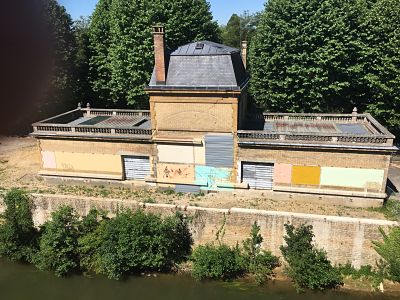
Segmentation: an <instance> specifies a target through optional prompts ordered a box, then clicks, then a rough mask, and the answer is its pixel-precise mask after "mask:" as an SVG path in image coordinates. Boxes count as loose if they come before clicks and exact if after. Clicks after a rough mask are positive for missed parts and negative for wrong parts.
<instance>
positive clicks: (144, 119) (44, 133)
mask: <svg viewBox="0 0 400 300" xmlns="http://www.w3.org/2000/svg"><path fill="white" fill-rule="evenodd" d="M32 126H33V133H32V135H34V136H41V137H55V136H59V137H66V138H67V137H85V138H111V139H135V140H138V139H142V140H150V139H151V135H152V131H151V119H150V111H148V110H127V109H93V108H90V107H89V106H88V107H87V108H81V107H78V108H77V109H74V110H71V111H68V112H66V113H63V114H60V115H57V116H55V117H52V118H48V119H45V120H42V121H40V122H37V123H34V124H32Z"/></svg>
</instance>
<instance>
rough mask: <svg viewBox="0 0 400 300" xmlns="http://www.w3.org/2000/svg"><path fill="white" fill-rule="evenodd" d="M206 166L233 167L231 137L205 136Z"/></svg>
mask: <svg viewBox="0 0 400 300" xmlns="http://www.w3.org/2000/svg"><path fill="white" fill-rule="evenodd" d="M204 139H205V148H206V166H208V167H215V168H232V167H233V148H234V146H233V135H231V134H229V135H206V136H205V138H204Z"/></svg>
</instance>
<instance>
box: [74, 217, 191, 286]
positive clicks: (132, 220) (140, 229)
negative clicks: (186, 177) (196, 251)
mask: <svg viewBox="0 0 400 300" xmlns="http://www.w3.org/2000/svg"><path fill="white" fill-rule="evenodd" d="M191 245H192V239H191V235H190V232H189V228H188V226H187V222H186V220H185V219H184V218H183V216H182V215H181V214H176V215H175V216H173V217H168V218H165V219H162V218H161V217H159V216H156V215H154V214H145V213H144V212H143V211H141V210H138V211H136V212H134V213H133V212H132V211H130V210H126V211H122V212H120V213H118V215H117V216H116V217H115V218H113V219H110V220H103V221H100V224H99V226H98V227H97V229H95V230H94V231H93V232H92V233H89V234H87V235H85V236H84V237H82V238H81V239H80V240H79V249H80V251H81V256H84V257H86V259H85V260H84V261H83V263H82V265H83V266H85V267H86V268H87V269H89V270H93V271H95V272H97V273H101V274H104V275H106V276H107V277H108V278H112V279H120V278H122V277H125V276H127V275H129V274H132V273H139V272H142V271H167V270H170V269H171V267H172V266H173V265H174V264H175V263H179V262H181V261H183V260H184V259H186V258H187V257H188V256H189V255H190V251H191Z"/></svg>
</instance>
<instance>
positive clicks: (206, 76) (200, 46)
mask: <svg viewBox="0 0 400 300" xmlns="http://www.w3.org/2000/svg"><path fill="white" fill-rule="evenodd" d="M166 61H167V66H166V69H167V71H166V81H165V84H157V82H156V78H155V72H154V71H153V76H152V78H151V80H150V83H149V86H148V88H149V89H163V90H165V89H217V90H221V89H223V90H240V89H242V88H243V87H244V86H245V85H246V84H247V82H248V80H249V75H248V74H247V72H246V69H245V67H244V64H243V61H242V57H241V54H240V50H239V49H236V48H232V47H229V46H225V45H222V44H218V43H214V42H210V41H199V42H194V43H190V44H186V45H183V46H181V47H179V48H178V49H176V50H175V51H173V52H171V53H169V54H167V59H166Z"/></svg>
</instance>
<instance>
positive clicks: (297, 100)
mask: <svg viewBox="0 0 400 300" xmlns="http://www.w3.org/2000/svg"><path fill="white" fill-rule="evenodd" d="M368 3H369V1H368V0H360V1H358V0H322V1H321V0H312V1H309V0H271V1H268V2H267V3H266V6H265V11H264V12H263V14H262V16H261V19H260V22H259V25H258V28H257V33H256V35H255V36H254V38H253V41H252V43H251V45H250V53H249V54H250V57H249V62H250V70H251V74H252V80H251V87H250V91H251V94H252V96H253V98H254V99H255V100H256V102H257V103H258V104H259V105H260V106H261V107H262V108H264V109H267V110H270V111H285V112H286V111H288V112H320V111H325V112H328V111H330V112H347V113H349V112H350V111H351V109H352V108H353V107H354V106H358V107H359V109H360V110H361V109H363V107H365V105H364V106H363V105H360V104H362V103H365V96H366V91H365V87H364V84H363V82H362V80H360V78H361V77H362V75H363V70H362V67H361V63H360V53H361V49H362V45H361V42H360V39H359V34H360V33H359V30H360V24H361V22H362V19H363V17H364V16H365V14H366V12H367V11H368Z"/></svg>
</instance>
